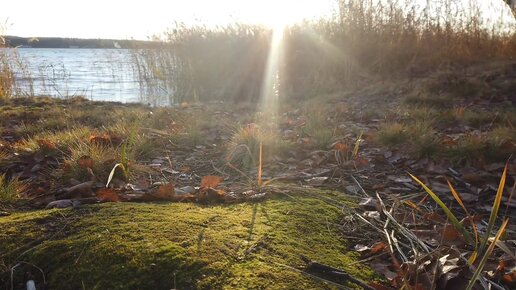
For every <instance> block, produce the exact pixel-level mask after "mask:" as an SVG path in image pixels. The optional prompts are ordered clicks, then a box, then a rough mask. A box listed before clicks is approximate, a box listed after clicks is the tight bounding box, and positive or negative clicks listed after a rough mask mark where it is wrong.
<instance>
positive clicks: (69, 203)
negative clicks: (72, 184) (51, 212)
mask: <svg viewBox="0 0 516 290" xmlns="http://www.w3.org/2000/svg"><path fill="white" fill-rule="evenodd" d="M67 207H74V202H73V200H71V199H60V200H55V201H52V202H50V203H49V204H47V206H46V207H45V208H47V209H49V208H67Z"/></svg>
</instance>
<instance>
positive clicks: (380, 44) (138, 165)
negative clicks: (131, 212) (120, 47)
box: [0, 0, 516, 289]
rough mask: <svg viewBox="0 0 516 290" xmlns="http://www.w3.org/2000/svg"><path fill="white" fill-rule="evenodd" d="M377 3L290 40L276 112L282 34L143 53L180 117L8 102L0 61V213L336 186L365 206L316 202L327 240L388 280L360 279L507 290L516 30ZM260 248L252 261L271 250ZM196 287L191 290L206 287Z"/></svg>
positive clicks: (204, 33) (172, 44)
mask: <svg viewBox="0 0 516 290" xmlns="http://www.w3.org/2000/svg"><path fill="white" fill-rule="evenodd" d="M409 2H410V1H409ZM382 3H384V4H383V5H380V4H374V5H372V6H371V5H370V4H365V3H364V1H358V0H347V1H345V0H342V1H339V5H340V6H339V8H340V13H339V14H338V15H336V16H335V19H332V20H321V21H319V22H310V23H303V24H298V25H295V26H292V27H288V28H287V29H286V30H285V32H284V39H283V47H282V49H283V52H282V54H281V57H280V66H279V67H280V68H281V69H280V72H279V74H280V80H281V86H280V88H279V90H280V96H281V97H282V103H281V105H280V107H279V108H278V112H279V114H278V115H277V116H273V117H271V116H270V115H267V114H266V112H256V103H257V102H258V101H257V100H258V99H259V97H260V93H261V90H262V83H263V76H264V73H265V70H266V63H267V58H268V56H269V55H270V44H271V40H272V33H273V32H272V31H271V30H270V29H267V28H265V27H258V26H249V25H243V24H235V25H230V26H226V27H218V28H215V29H208V28H207V27H202V26H198V27H187V26H184V25H181V24H178V25H177V27H175V28H174V29H171V30H169V31H168V32H167V33H166V34H165V39H164V42H163V44H162V48H161V49H156V50H140V51H135V52H134V55H133V57H134V64H135V69H137V70H138V73H139V76H140V81H141V84H142V87H143V88H146V89H147V90H148V92H147V93H148V96H150V97H149V99H148V101H150V102H151V103H154V104H161V103H163V102H172V103H176V104H180V105H177V106H174V107H150V106H144V105H122V104H115V103H101V102H90V101H86V100H84V99H81V98H76V99H70V100H53V99H48V98H43V97H40V98H11V96H12V95H14V92H15V90H16V83H15V79H14V78H13V68H12V65H13V62H12V61H8V59H7V58H5V56H2V54H0V69H1V71H0V100H1V105H2V106H1V107H0V116H1V118H0V130H1V131H0V132H1V135H0V137H1V139H0V210H2V211H5V212H6V214H10V212H12V211H15V210H16V209H20V208H32V207H43V206H46V205H47V204H48V205H49V206H50V207H70V206H72V207H74V208H77V207H79V206H80V205H81V204H88V203H97V202H99V201H101V202H113V201H139V202H141V201H156V200H159V201H163V200H166V201H176V202H177V201H180V202H196V203H203V204H213V203H216V204H220V203H236V202H243V203H245V204H246V206H247V205H249V204H252V203H248V202H257V201H261V200H263V199H264V198H266V197H268V198H271V199H272V200H276V198H277V197H278V196H281V197H282V198H285V197H287V198H292V199H294V200H296V192H298V188H297V187H296V189H292V188H293V187H292V184H293V183H296V184H301V185H303V186H304V188H305V189H306V188H308V190H314V191H315V190H316V189H315V188H318V187H323V188H330V189H333V190H336V192H338V193H337V195H350V196H353V197H349V198H351V199H353V200H354V201H360V202H359V203H358V206H356V208H354V209H353V210H350V208H349V206H350V205H349V204H347V203H344V202H342V201H340V200H339V199H338V198H336V197H335V196H328V195H326V194H321V195H318V197H317V199H320V200H324V202H325V203H327V204H329V205H330V206H331V207H332V208H338V209H340V210H342V212H343V214H342V215H338V216H333V215H332V217H333V219H332V220H331V221H328V220H327V221H326V226H327V227H328V228H327V229H328V232H330V233H333V234H334V233H335V232H338V233H339V234H341V235H342V236H343V237H344V238H345V239H348V240H349V241H352V242H353V245H354V246H351V245H349V244H348V248H349V249H351V248H352V249H354V250H356V251H357V252H359V253H360V255H361V256H360V257H361V258H363V263H366V264H368V265H369V266H370V267H371V268H373V269H374V270H375V271H376V272H377V273H378V274H381V275H382V276H383V279H384V280H383V285H380V284H376V282H374V283H373V282H371V283H369V285H368V286H367V285H366V286H364V285H363V284H361V283H362V281H360V280H358V281H354V282H353V283H354V284H356V285H360V286H362V287H373V288H375V289H389V287H394V288H403V289H465V288H468V289H477V288H478V289H481V288H482V287H484V288H486V287H489V286H486V285H491V287H497V288H498V289H511V287H514V285H515V284H514V283H515V281H516V276H515V275H516V271H515V270H514V269H515V268H514V265H515V263H516V259H515V257H514V239H515V229H514V224H513V220H514V218H515V216H514V213H513V211H511V209H512V208H514V206H515V205H514V200H513V193H514V188H515V187H514V185H513V184H514V178H513V176H514V174H515V172H516V171H515V170H516V163H515V161H514V158H512V154H514V153H515V152H516V133H515V132H516V130H515V128H514V124H515V123H516V114H515V112H516V109H515V107H514V102H515V95H514V94H515V93H514V92H515V91H516V86H515V79H516V60H515V59H514V56H516V34H514V33H500V31H496V30H495V29H492V28H490V29H488V28H486V26H484V25H485V24H486V23H483V20H482V19H481V18H480V17H479V16H478V15H477V14H476V11H473V10H454V8H453V7H454V6H453V3H454V1H444V3H445V4H443V6H441V8H440V9H442V10H439V11H438V12H439V13H437V12H436V14H440V13H441V14H442V13H444V15H447V16H448V17H445V19H444V20H443V19H439V20H436V19H435V18H433V16H432V15H427V14H419V13H416V11H417V10H418V8H417V7H411V6H409V7H408V8H405V9H401V8H399V7H397V6H395V5H393V4H392V1H384V2H382ZM464 16H467V17H465V18H464ZM513 29H514V27H513ZM2 57H4V58H2ZM160 96H165V97H164V98H166V99H163V98H162V97H160ZM214 101H222V102H220V103H215V102H214ZM249 103H250V104H249ZM228 104H231V105H228ZM407 172H410V173H412V174H413V175H411V176H409V175H407ZM502 172H503V174H502V177H500V175H501V173H502ZM452 184H453V185H452ZM427 185H428V187H426V186H427ZM421 187H422V188H423V189H421ZM63 200H64V201H63ZM274 202H275V201H274ZM296 202H297V201H296ZM299 202H300V203H302V202H301V201H299ZM278 203H281V201H278ZM259 204H261V203H259ZM145 206H147V205H145ZM145 206H144V207H145ZM149 206H151V207H152V206H153V205H149ZM86 208H87V207H86ZM202 208H203V210H204V209H206V210H212V209H213V208H212V206H211V205H209V206H206V207H202ZM214 208H215V207H214ZM227 209H228V208H224V211H225V210H227ZM145 210H149V211H150V209H147V208H145V209H144V211H145ZM217 210H219V209H217ZM229 210H232V209H231V208H229ZM253 210H254V212H253V217H252V219H253V220H252V222H251V225H250V233H251V234H250V235H252V231H253V225H254V219H255V215H256V209H253ZM303 210H304V209H303ZM321 210H322V209H321ZM0 213H2V212H1V211H0ZM103 214H105V212H104V213H103ZM139 214H140V215H142V217H141V218H142V219H144V220H145V219H146V217H147V216H146V213H145V212H143V213H140V212H139ZM275 214H276V212H275ZM277 214H278V215H281V214H282V213H277ZM287 215H288V214H287ZM264 216H266V214H264ZM0 218H1V217H0ZM118 218H119V219H120V217H118ZM155 218H156V217H154V219H155ZM235 218H236V217H235ZM305 218H309V219H310V217H305ZM210 219H211V218H210ZM268 219H269V217H267V220H268ZM182 222H184V221H182ZM210 222H211V221H206V222H205V223H206V224H208V223H210ZM296 222H298V221H297V220H296ZM299 222H300V223H302V221H299ZM93 223H94V224H96V223H98V221H93ZM47 226H51V225H47ZM179 226H182V224H181V225H179ZM232 226H235V227H237V226H238V225H235V224H232ZM203 227H208V226H207V225H204V224H203ZM289 230H290V229H289ZM203 233H204V230H201V232H200V233H199V237H198V239H199V242H198V245H200V244H201V242H202V241H203V239H204V237H203V236H202V235H203ZM289 233H291V234H292V233H293V232H289ZM275 234H277V235H279V236H281V237H284V236H283V235H286V234H285V233H275ZM287 234H288V233H287ZM297 234H299V233H297V232H296V235H297ZM13 235H16V233H13ZM1 237H2V236H1V235H0V238H1ZM4 238H5V237H4ZM24 238H26V237H25V236H24ZM262 238H263V239H264V240H261V239H260V240H258V241H256V240H255V241H254V242H255V243H254V244H253V245H252V246H251V247H249V248H248V250H246V254H245V256H246V257H245V258H243V259H244V260H243V261H244V263H245V262H246V261H248V260H245V259H246V258H249V257H254V258H256V257H258V256H257V255H256V253H259V255H262V254H263V253H268V254H270V251H271V246H270V245H268V244H267V242H266V241H267V240H268V238H267V237H265V235H264V237H262ZM276 238H277V237H276ZM326 238H327V237H324V240H327V239H326ZM249 240H252V239H249ZM332 241H333V240H332ZM310 242H313V241H310ZM81 243H82V241H81ZM81 243H79V244H81ZM188 243H191V241H189V242H188ZM289 243H290V240H289ZM350 244H351V243H350ZM174 246H177V245H175V244H174ZM183 246H184V245H182V244H181V246H180V247H183ZM290 246H291V245H290V244H289V247H288V249H291V248H290ZM81 247H82V244H81ZM184 247H185V248H186V249H188V251H193V248H194V247H192V246H191V245H190V244H188V245H187V246H184ZM198 247H200V246H198ZM223 247H224V246H223ZM1 249H2V248H1V247H0V250H1ZM239 249H240V247H237V252H238V250H239ZM230 251H231V250H230ZM13 253H14V252H12V253H11V254H10V255H7V256H5V257H8V258H9V259H12V258H14V256H13V255H14V254H13ZM303 253H306V252H303ZM332 253H333V252H332ZM81 255H82V254H81ZM259 257H262V256H259ZM0 258H4V256H1V255H0ZM254 258H253V259H254ZM326 258H327V257H326V256H323V259H326ZM34 259H36V260H38V259H39V260H42V259H43V260H44V258H42V255H41V253H40V254H39V255H35V257H34ZM77 259H78V258H77ZM289 259H290V260H289V261H293V260H294V261H296V260H295V259H297V257H295V258H292V257H290V256H289ZM328 260H329V261H331V262H332V265H333V266H335V267H337V268H340V267H341V266H343V265H348V264H339V263H338V262H336V261H334V260H332V259H328ZM6 261H7V260H3V262H4V263H3V264H2V263H0V270H2V269H3V270H4V271H5V273H8V272H9V270H10V269H12V268H11V267H12V266H13V265H14V264H13V263H12V261H11V260H9V261H10V262H9V263H8V262H6ZM252 261H253V263H254V262H256V261H255V260H252ZM279 261H280V262H283V261H282V260H279ZM0 262H1V261H0ZM240 262H242V260H238V263H240ZM297 262H299V259H298V260H297ZM238 263H236V264H235V265H237V264H238ZM352 263H356V262H352ZM238 265H240V264H238ZM296 265H297V266H296V269H294V270H297V268H302V267H300V266H299V265H298V264H296ZM2 266H3V268H2ZM211 266H213V267H215V268H216V267H217V266H216V265H211V262H210V267H211ZM283 266H285V265H283ZM288 266H289V265H287V267H288ZM325 266H328V265H322V264H320V263H316V262H314V261H308V260H307V265H306V267H304V268H303V269H302V270H303V271H305V270H306V271H309V272H310V273H311V274H312V275H313V277H316V278H317V277H318V278H317V279H319V280H321V281H322V280H323V281H324V283H341V282H342V277H343V276H342V275H345V274H346V273H344V272H343V271H341V270H339V269H337V268H331V267H330V268H324V267H325ZM291 268H292V267H291ZM210 269H211V268H210ZM217 269H218V268H217ZM219 270H220V269H219ZM210 271H211V270H210ZM235 271H236V270H235ZM235 271H233V270H232V272H231V274H227V275H234V272H235ZM339 271H341V272H339ZM210 273H211V272H210ZM246 273H247V272H246ZM343 273H344V274H343ZM50 274H52V273H50ZM7 276H8V275H3V276H0V278H1V279H0V282H7V281H8V278H6V277H7ZM196 277H197V276H195V275H194V274H192V277H190V275H187V278H188V279H195V278H196ZM199 277H201V276H199ZM202 277H203V278H202V279H201V280H202V281H201V280H200V281H201V282H199V281H198V282H192V281H190V280H188V281H187V280H181V282H180V283H182V284H181V285H186V286H188V287H195V286H197V287H202V286H200V285H208V284H207V283H209V281H210V278H206V276H202ZM208 277H209V276H208ZM228 277H229V276H228ZM274 277H275V278H274V279H277V280H281V277H279V278H278V277H277V276H274ZM313 277H312V278H313ZM360 278H361V279H370V280H373V278H372V277H364V276H360ZM2 279H4V280H2ZM54 279H55V278H54ZM185 279H186V278H185ZM224 279H228V278H227V277H226V278H224ZM319 280H318V281H319ZM224 281H226V280H224ZM246 281H247V280H246ZM260 281H261V280H260ZM303 281H304V280H303ZM161 282H163V281H161V280H160V283H161ZM233 282H234V281H233ZM261 282H263V281H261ZM261 282H260V283H261ZM366 282H370V281H366ZM163 283H165V284H166V283H168V284H167V285H170V281H164V282H163ZM196 283H199V284H196ZM203 283H204V284H203ZM220 283H222V282H220ZM234 283H236V282H234ZM0 285H1V284H0ZM138 285H141V284H138ZM217 285H219V286H220V287H223V286H224V285H222V284H217ZM240 285H241V284H240ZM260 285H261V287H267V286H264V284H260ZM328 285H332V284H325V287H326V286H328ZM233 286H234V284H233ZM269 286H270V285H269ZM142 287H144V286H142ZM321 287H322V286H321Z"/></svg>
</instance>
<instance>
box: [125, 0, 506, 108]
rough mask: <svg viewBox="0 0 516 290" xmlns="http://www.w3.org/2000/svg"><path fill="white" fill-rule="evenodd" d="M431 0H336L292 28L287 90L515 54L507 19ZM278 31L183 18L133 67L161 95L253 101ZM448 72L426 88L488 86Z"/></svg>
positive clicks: (454, 90) (470, 92)
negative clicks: (323, 15)
mask: <svg viewBox="0 0 516 290" xmlns="http://www.w3.org/2000/svg"><path fill="white" fill-rule="evenodd" d="M430 2H431V3H432V5H434V4H435V5H434V6H435V7H433V8H432V9H433V11H434V14H435V15H432V14H431V13H425V10H424V9H423V8H424V7H419V6H417V5H416V3H415V2H414V1H405V2H403V1H401V3H400V1H394V0H393V1H361V0H340V1H339V13H338V15H336V16H335V17H334V18H333V19H324V20H319V21H312V22H304V23H300V24H297V25H293V26H290V27H287V28H286V29H285V31H284V34H283V40H282V46H281V47H280V48H279V50H280V51H281V52H282V53H280V58H279V60H278V61H279V78H280V80H281V88H280V90H281V93H282V94H285V95H287V96H291V97H296V98H300V97H307V96H313V95H315V94H317V93H323V92H331V91H337V90H339V89H342V88H350V87H351V86H356V85H360V83H358V82H356V80H357V78H361V79H363V78H364V77H365V76H368V77H374V76H381V77H389V76H396V75H410V76H411V77H414V76H416V77H417V76H418V75H421V74H424V73H425V72H427V71H429V70H438V69H439V70H440V69H443V68H454V67H461V66H464V65H471V64H475V63H479V62H481V61H490V60H500V59H501V60H507V59H513V57H514V55H516V34H514V33H510V32H507V31H510V29H514V27H512V26H510V25H512V24H510V23H511V22H510V21H506V22H503V19H499V20H500V23H499V25H498V26H497V24H493V25H491V26H489V24H490V23H487V21H486V20H485V19H484V18H482V16H481V14H480V11H479V10H478V9H476V8H470V7H460V6H459V5H460V4H458V2H456V1H451V0H448V1H442V4H440V5H437V4H436V3H434V2H435V1H430ZM440 3H441V2H440ZM436 16H440V17H436ZM507 20H508V19H507ZM491 23H492V22H491ZM503 25H505V27H504V26H503ZM505 32H506V33H505ZM272 34H273V31H272V30H271V29H270V28H267V27H263V26H256V25H246V24H233V25H227V26H223V27H216V28H208V27H206V26H202V25H201V26H194V27H192V26H186V25H184V24H177V25H176V26H175V27H174V28H173V29H170V30H169V31H168V32H167V33H166V34H165V36H164V38H163V46H162V47H161V49H156V50H152V51H139V52H137V53H135V55H134V64H135V69H136V70H137V72H138V75H139V76H140V81H141V83H142V86H143V87H145V88H146V89H148V90H150V92H151V93H150V94H149V95H154V96H156V98H165V99H167V100H172V101H174V102H181V101H184V100H188V101H199V100H201V101H202V100H205V101H206V100H214V99H218V100H244V101H246V100H255V99H257V98H258V97H260V91H261V86H262V83H263V78H264V73H266V71H265V68H266V65H267V59H268V57H269V54H270V46H271V41H272ZM445 71H450V73H445V74H443V75H442V76H441V79H439V80H438V81H437V82H435V83H434V84H433V85H432V84H431V83H430V84H428V85H429V86H430V89H433V90H434V91H441V90H443V89H446V91H447V92H446V94H451V95H456V96H465V97H467V96H474V95H478V94H481V93H482V92H484V91H485V88H486V86H485V84H484V83H475V82H473V83H472V82H471V80H469V79H468V78H466V77H457V74H456V73H455V72H454V70H448V69H446V70H445ZM443 84H446V88H443V87H442V86H443ZM159 101H162V99H160V100H158V102H159Z"/></svg>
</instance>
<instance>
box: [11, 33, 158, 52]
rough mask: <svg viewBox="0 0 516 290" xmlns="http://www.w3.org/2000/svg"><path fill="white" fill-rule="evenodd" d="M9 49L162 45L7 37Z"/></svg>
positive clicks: (143, 42)
mask: <svg viewBox="0 0 516 290" xmlns="http://www.w3.org/2000/svg"><path fill="white" fill-rule="evenodd" d="M2 37H3V38H4V39H5V42H6V46H7V47H21V48H102V49H127V48H157V47H159V46H160V45H161V43H160V42H157V41H145V40H128V39H82V38H61V37H19V36H11V35H6V36H2Z"/></svg>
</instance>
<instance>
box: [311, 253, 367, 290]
mask: <svg viewBox="0 0 516 290" xmlns="http://www.w3.org/2000/svg"><path fill="white" fill-rule="evenodd" d="M301 260H303V261H304V262H305V263H306V264H307V265H308V269H309V270H312V271H316V272H322V273H325V274H329V275H334V276H337V277H339V278H344V279H345V280H349V281H351V282H352V283H354V284H357V285H359V286H360V287H362V288H364V289H366V290H375V289H374V288H373V287H371V286H369V285H367V284H366V283H364V282H363V281H361V280H358V279H356V278H354V277H352V276H351V275H349V274H348V273H346V272H344V271H343V270H340V269H337V268H333V267H331V266H328V265H324V264H321V263H318V262H315V261H312V260H310V259H309V258H307V257H305V256H301Z"/></svg>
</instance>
